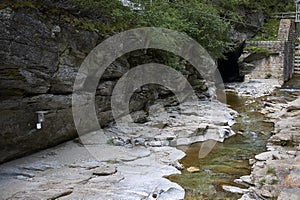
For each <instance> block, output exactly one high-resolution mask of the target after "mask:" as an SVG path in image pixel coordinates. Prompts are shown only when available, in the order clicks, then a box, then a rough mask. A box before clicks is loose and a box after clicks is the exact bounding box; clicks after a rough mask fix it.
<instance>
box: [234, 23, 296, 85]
mask: <svg viewBox="0 0 300 200" xmlns="http://www.w3.org/2000/svg"><path fill="white" fill-rule="evenodd" d="M294 43H295V23H294V21H293V20H290V19H282V20H281V21H280V27H279V31H278V40H277V41H249V42H247V43H246V46H255V47H257V48H262V49H265V50H267V51H269V53H268V55H266V54H265V53H249V52H244V53H243V55H242V56H241V58H240V61H241V65H240V66H241V70H240V71H241V73H242V75H245V80H246V81H247V80H251V79H265V78H275V79H278V80H279V81H280V82H281V83H284V82H285V81H287V80H289V79H290V78H291V77H292V75H293V68H294V66H293V59H294V48H293V46H294Z"/></svg>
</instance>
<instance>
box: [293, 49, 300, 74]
mask: <svg viewBox="0 0 300 200" xmlns="http://www.w3.org/2000/svg"><path fill="white" fill-rule="evenodd" d="M294 74H300V44H299V43H296V45H295V58H294Z"/></svg>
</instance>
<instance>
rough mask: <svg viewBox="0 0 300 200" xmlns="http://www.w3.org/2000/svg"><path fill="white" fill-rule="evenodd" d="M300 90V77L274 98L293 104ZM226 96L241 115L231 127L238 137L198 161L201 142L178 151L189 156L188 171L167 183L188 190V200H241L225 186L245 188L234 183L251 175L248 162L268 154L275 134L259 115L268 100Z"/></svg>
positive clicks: (230, 139) (186, 166)
mask: <svg viewBox="0 0 300 200" xmlns="http://www.w3.org/2000/svg"><path fill="white" fill-rule="evenodd" d="M299 89H300V77H295V78H294V79H292V80H291V81H289V82H288V83H287V84H285V85H284V86H283V88H282V89H278V90H276V91H275V92H274V94H273V95H272V96H274V97H278V98H286V100H288V101H290V100H292V99H293V98H294V97H295V96H296V95H297V94H298V93H299ZM295 93H296V94H295ZM226 96H227V104H228V105H229V106H230V107H231V108H233V109H234V110H236V111H238V113H239V117H237V118H236V121H237V123H236V124H234V125H233V127H232V128H233V130H234V131H235V132H236V133H237V134H236V135H235V136H233V137H231V138H228V139H226V140H225V141H224V143H217V144H216V145H215V147H214V149H213V150H212V151H211V152H210V153H209V154H208V155H207V156H206V157H205V158H202V159H199V158H198V154H199V149H200V147H201V145H202V143H201V142H200V143H195V144H192V145H190V146H180V147H178V148H179V149H181V150H183V151H184V152H185V153H186V157H184V158H183V159H182V160H181V161H180V162H181V163H182V164H183V165H184V166H185V170H183V171H182V174H181V175H172V176H170V177H168V179H170V180H171V181H174V182H176V183H178V184H179V185H181V186H182V187H183V188H184V189H185V190H186V197H185V199H188V200H189V199H193V200H197V199H238V198H239V197H240V196H241V195H238V194H233V193H229V192H226V191H224V190H223V189H222V185H231V186H238V187H241V188H243V187H244V186H243V185H240V184H236V183H234V179H236V178H239V177H240V176H243V175H249V174H250V170H251V166H250V165H249V158H253V157H254V156H255V155H256V154H259V153H261V152H263V151H265V150H266V143H267V139H268V138H269V137H270V134H271V132H272V130H273V124H272V123H268V122H265V120H266V119H265V117H264V115H263V114H261V113H260V112H259V111H260V110H261V109H262V108H263V106H264V105H263V101H262V100H264V98H266V97H262V98H259V99H256V100H255V101H254V100H253V99H251V98H245V97H239V96H237V95H236V94H234V93H227V94H226ZM191 166H193V167H196V168H199V169H200V171H199V172H194V173H190V172H188V171H187V170H186V169H187V168H189V167H191Z"/></svg>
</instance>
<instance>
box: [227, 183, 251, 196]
mask: <svg viewBox="0 0 300 200" xmlns="http://www.w3.org/2000/svg"><path fill="white" fill-rule="evenodd" d="M222 188H223V190H225V191H228V192H232V193H236V194H245V193H246V192H249V190H248V189H242V188H239V187H235V186H228V185H223V186H222Z"/></svg>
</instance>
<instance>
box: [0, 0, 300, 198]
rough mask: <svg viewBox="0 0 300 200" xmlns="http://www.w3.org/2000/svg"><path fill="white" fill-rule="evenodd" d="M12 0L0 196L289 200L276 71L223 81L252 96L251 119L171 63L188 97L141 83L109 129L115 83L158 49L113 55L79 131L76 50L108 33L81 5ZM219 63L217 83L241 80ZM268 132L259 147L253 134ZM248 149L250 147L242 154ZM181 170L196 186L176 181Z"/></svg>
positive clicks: (4, 54) (295, 187)
mask: <svg viewBox="0 0 300 200" xmlns="http://www.w3.org/2000/svg"><path fill="white" fill-rule="evenodd" d="M20 2H21V3H20ZM20 2H18V3H15V4H9V3H8V4H4V6H3V5H2V4H1V5H0V19H1V20H0V41H1V43H0V45H1V48H0V56H1V59H0V78H1V82H0V94H1V96H0V98H1V101H0V105H1V108H0V130H1V133H0V144H1V154H0V163H2V164H1V166H0V167H1V169H0V176H1V180H0V191H1V192H0V193H1V195H0V199H172V200H173V199H184V198H186V199H201V198H206V199H220V198H221V199H222V198H225V199H226V198H227V199H237V198H241V199H277V198H278V199H297V197H298V196H299V184H300V183H299V178H298V177H299V150H300V149H299V143H300V142H299V132H300V131H299V123H298V121H299V103H300V102H299V91H297V89H296V91H292V92H291V93H289V94H288V95H286V94H285V95H286V96H284V98H283V97H282V96H280V94H281V93H280V92H279V94H277V93H276V91H278V90H280V89H278V88H280V85H279V83H278V81H277V80H275V79H267V80H252V81H249V82H243V83H228V84H226V90H225V91H226V93H227V94H229V93H234V96H235V97H243V96H246V97H247V98H248V99H247V101H246V102H244V101H243V102H242V103H243V105H242V107H245V108H248V107H247V106H248V105H252V107H249V110H250V111H249V112H252V111H253V110H254V111H255V112H257V111H259V112H260V114H261V115H259V117H258V118H259V119H256V121H253V122H252V121H249V120H248V122H247V119H248V118H247V115H248V114H249V113H248V112H244V111H240V110H238V109H237V110H238V112H237V111H235V109H236V107H235V106H230V105H227V104H226V101H224V99H222V100H223V101H222V102H223V103H221V102H220V101H218V100H217V99H216V98H214V97H216V94H215V91H214V90H215V88H209V86H208V85H207V83H206V82H205V81H204V80H203V78H202V77H201V75H200V74H199V73H197V71H196V70H195V69H193V67H191V66H190V65H189V64H183V63H179V64H180V65H181V64H182V66H184V67H182V68H180V69H178V70H179V71H180V72H181V73H182V74H183V75H184V76H185V77H186V78H187V80H188V81H189V83H190V84H191V85H192V86H193V89H194V91H196V95H197V97H196V98H194V99H193V100H194V101H188V102H182V103H180V104H179V102H178V100H177V99H176V97H175V96H174V95H173V94H172V92H171V91H170V90H168V89H166V88H164V87H161V86H158V85H146V86H143V87H141V88H140V89H138V90H137V91H136V92H135V93H134V94H133V96H132V97H131V100H130V115H131V117H132V118H133V120H134V122H135V123H134V124H126V125H125V126H122V127H121V128H120V127H119V126H118V124H116V123H114V118H113V113H112V110H111V109H112V108H111V103H110V101H111V96H112V93H113V89H114V86H115V85H116V84H117V82H118V80H119V79H120V78H121V77H122V76H123V75H124V74H126V72H127V71H129V70H130V69H131V68H134V67H135V66H137V65H140V64H144V63H149V62H158V63H164V61H165V60H164V59H163V56H162V54H161V52H157V51H153V50H151V49H150V50H145V51H144V50H143V51H135V52H131V53H129V54H126V55H124V56H121V57H119V58H118V59H117V60H116V61H115V62H114V63H113V64H112V65H111V66H110V67H109V68H108V69H107V70H106V71H105V73H104V75H103V76H102V78H101V80H100V82H99V84H98V86H97V91H96V95H95V104H96V112H97V117H98V120H99V123H100V124H101V127H102V128H103V129H102V130H94V131H92V132H90V133H88V134H85V135H80V137H79V138H78V135H77V131H76V129H75V126H74V122H73V115H72V92H73V84H74V80H75V77H76V75H77V72H78V69H79V67H80V65H81V63H82V61H83V60H84V58H85V57H86V56H87V55H88V53H89V52H90V51H91V50H92V49H93V48H94V47H96V46H97V45H98V44H99V43H101V42H102V41H103V40H105V39H106V38H107V37H109V34H106V33H104V32H102V31H99V30H97V29H93V30H90V26H92V23H90V21H89V20H87V21H86V19H90V18H89V17H90V16H89V15H91V13H89V12H87V13H85V12H83V11H81V10H80V9H79V10H78V9H77V8H76V7H73V6H72V5H70V4H66V3H64V1H57V2H56V1H51V0H49V1H48V0H47V1H45V2H44V4H32V3H30V2H27V1H26V2H25V3H24V2H23V1H20ZM240 12H241V13H240V14H241V15H243V16H246V15H247V16H248V15H249V16H250V15H251V17H249V18H248V20H249V23H251V24H254V25H255V26H261V25H262V24H263V21H264V15H263V13H262V12H261V10H258V11H257V13H256V14H255V15H253V13H247V11H246V10H244V9H241V10H240ZM101 14H102V13H100V15H101ZM98 15H99V14H98ZM98 15H97V16H98ZM82 19H84V20H82ZM100 19H101V20H102V18H101V17H100ZM81 20H82V21H81ZM105 23H109V22H105ZM238 27H239V26H237V27H236V30H233V31H232V37H233V39H234V40H235V41H236V43H237V45H236V47H235V48H236V50H235V51H234V52H231V53H229V54H228V55H229V57H230V55H233V54H234V57H235V58H234V59H235V60H236V61H237V59H238V55H239V54H240V53H241V52H240V51H241V50H242V47H243V41H244V40H245V39H247V38H249V37H252V36H253V35H254V32H255V31H254V32H253V29H251V30H248V29H246V28H245V27H239V28H238ZM229 61H231V62H232V60H231V59H230V60H229ZM224 62H225V63H226V61H221V62H220V63H223V64H224ZM220 63H219V64H220ZM236 64H237V63H236ZM220 65H221V66H220ZM220 65H219V67H220V68H219V69H220V70H221V71H222V69H221V68H222V64H220ZM224 66H225V64H224ZM224 66H223V67H224ZM234 70H236V69H234ZM225 71H226V70H225ZM227 72H229V74H230V76H229V75H228V76H226V77H227V78H228V80H227V81H230V80H231V81H232V80H237V79H239V78H240V77H239V75H238V72H237V73H233V71H232V70H228V71H227ZM222 75H224V74H222ZM231 75H232V76H231ZM296 80H298V79H296ZM297 87H298V86H297ZM283 90H284V88H283ZM280 91H281V90H280ZM221 92H224V91H221ZM239 103H241V102H239ZM228 104H230V103H228ZM258 104H259V105H258ZM252 109H253V110H252ZM41 112H45V113H43V114H44V116H43V117H44V119H43V120H42V123H41V128H38V126H37V123H39V120H40V118H39V117H40V116H39V113H41ZM261 116H263V117H261ZM243 117H244V118H243ZM262 118H263V119H262ZM241 119H242V120H241ZM245 119H246V120H245ZM236 120H238V121H242V122H245V123H250V128H249V130H248V129H247V130H245V128H244V127H238V128H235V126H236V125H237V124H239V123H240V122H238V123H236ZM243 120H244V121H243ZM251 123H257V124H253V125H251ZM264 123H269V124H271V125H272V124H274V127H275V129H274V131H273V132H272V133H271V131H269V129H263V131H256V130H255V129H254V128H253V127H255V126H264V125H265V124H264ZM237 126H239V125H237ZM251 126H253V127H251ZM263 128H264V127H263ZM259 130H260V129H259ZM269 134H271V135H272V136H271V137H270V139H268V144H267V149H264V147H265V143H264V141H263V142H262V141H260V139H257V138H260V137H263V138H264V139H265V138H269ZM249 135H250V136H251V137H250V136H249ZM236 138H238V139H236ZM249 138H251V141H250V142H249V141H247V142H248V143H252V144H253V145H252V146H253V147H252V148H249V147H243V145H245V144H244V143H242V142H241V141H243V140H244V141H246V140H249ZM227 141H229V145H228V143H227V144H226V142H227ZM237 142H241V143H240V145H239V144H236V145H237V147H232V148H228V146H234V143H237ZM256 145H257V146H256ZM248 146H250V145H248ZM190 147H192V148H194V147H196V154H197V155H196V157H192V158H190V157H189V156H190V155H189V154H191V153H190V151H189V148H190ZM215 147H216V148H215ZM223 147H224V148H223ZM247 148H249V151H253V152H251V153H249V154H246V153H244V152H246V151H248V149H247ZM255 148H257V149H258V150H257V151H256V150H253V149H255ZM228 149H229V150H228ZM261 149H264V150H263V151H265V150H267V152H262V150H261ZM216 151H219V152H220V151H221V152H220V154H223V155H222V156H223V157H218V156H219V155H217V156H216V155H215V154H216ZM222 151H224V152H222ZM232 152H234V153H232ZM257 152H259V153H257ZM33 153H34V154H33ZM209 154H210V155H209ZM239 154H240V155H239ZM255 154H257V155H255ZM24 156H25V157H24ZM19 157H22V158H19ZM205 157H206V159H207V160H205V159H204V158H205ZM225 157H226V158H228V157H232V158H231V159H233V160H234V161H235V163H234V164H232V163H230V162H225V161H226V158H225ZM16 158H17V159H16ZM185 159H187V160H188V159H192V160H196V161H197V162H195V163H192V162H190V161H189V162H187V161H186V160H185ZM223 159H224V160H223ZM208 160H212V161H213V162H215V163H213V164H211V163H209V162H208ZM218 160H219V161H218ZM248 160H249V162H248ZM221 162H223V163H221ZM199 163H200V164H199ZM220 163H221V164H220ZM198 164H199V165H198ZM231 164H232V165H233V166H229V165H231ZM209 165H210V166H209ZM226 165H227V166H226ZM210 167H211V168H210ZM250 168H251V170H250ZM222 170H223V171H226V173H220V171H221V172H223V171H222ZM250 171H251V175H249V173H250ZM240 175H243V176H242V177H240V178H238V177H237V176H240ZM174 176H175V178H174ZM180 176H182V177H188V178H189V179H190V181H186V180H187V179H184V178H183V179H182V180H184V181H186V182H187V184H190V185H192V186H195V185H196V187H198V189H196V190H194V188H193V189H191V188H190V187H189V186H188V187H186V185H185V184H182V182H180V180H181V179H180V178H178V177H180ZM201 176H203V177H204V176H205V178H207V177H208V178H207V179H204V181H203V179H201V178H199V177H201ZM218 176H219V177H218ZM220 177H221V178H220ZM196 179H197V180H199V182H200V184H198V182H197V181H196ZM212 179H216V180H215V182H214V181H212ZM219 179H221V180H219ZM223 179H227V181H224V180H223ZM234 179H235V180H234ZM201 181H202V182H201ZM197 184H198V185H197ZM199 188H200V189H199ZM203 188H205V189H203ZM202 189H203V191H202ZM199 190H200V192H199ZM206 190H208V191H209V192H207V191H206ZM191 191H192V192H191ZM195 191H196V192H195ZM193 192H195V194H196V195H194V196H193V195H190V194H191V193H193ZM197 192H198V193H197ZM200 193H201V195H199V194H200ZM231 193H233V195H232V194H231ZM236 193H237V195H236ZM210 195H212V196H210ZM242 195H243V196H242ZM190 196H193V197H192V198H191V197H190Z"/></svg>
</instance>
